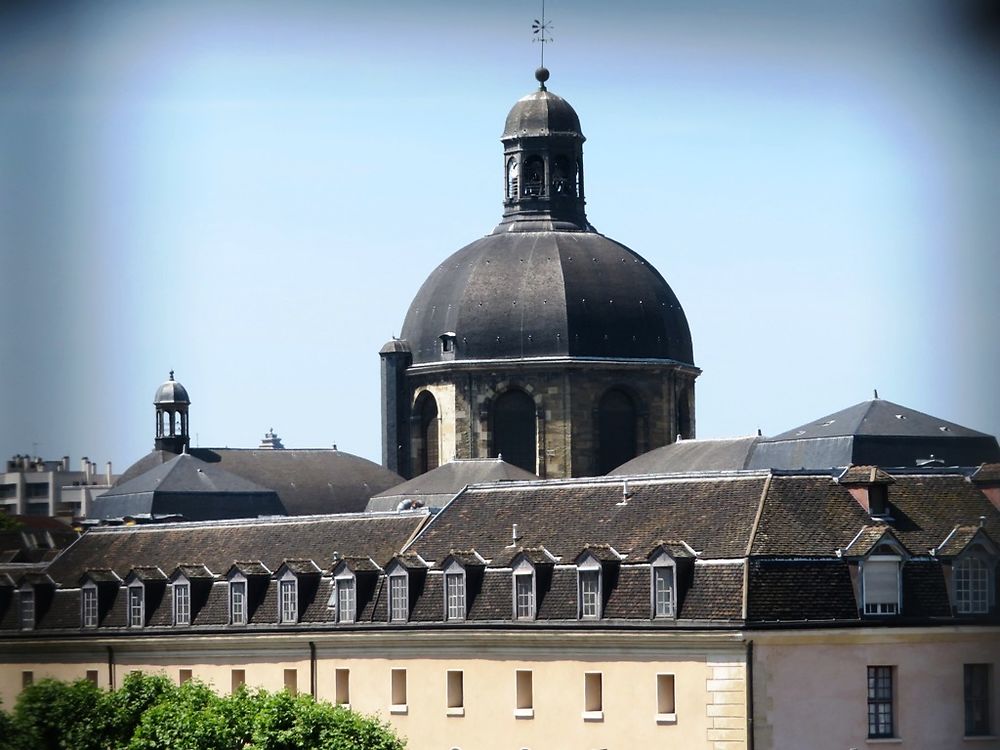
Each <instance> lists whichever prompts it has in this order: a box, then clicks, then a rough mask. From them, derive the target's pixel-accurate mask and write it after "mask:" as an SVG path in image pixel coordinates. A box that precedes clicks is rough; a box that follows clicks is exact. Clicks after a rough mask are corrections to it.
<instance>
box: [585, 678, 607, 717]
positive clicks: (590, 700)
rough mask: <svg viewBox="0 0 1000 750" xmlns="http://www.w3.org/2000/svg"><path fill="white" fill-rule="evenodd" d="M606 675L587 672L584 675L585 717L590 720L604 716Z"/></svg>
mask: <svg viewBox="0 0 1000 750" xmlns="http://www.w3.org/2000/svg"><path fill="white" fill-rule="evenodd" d="M603 683H604V675H602V674H601V673H600V672H587V673H586V674H584V676H583V718H584V719H586V720H589V721H596V720H601V719H603V718H604V684H603Z"/></svg>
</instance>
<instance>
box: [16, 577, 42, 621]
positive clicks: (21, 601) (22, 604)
mask: <svg viewBox="0 0 1000 750" xmlns="http://www.w3.org/2000/svg"><path fill="white" fill-rule="evenodd" d="M36 604H37V601H36V597H35V589H34V588H32V587H31V586H25V587H24V588H22V589H21V590H20V591H19V592H18V603H17V606H18V618H19V619H20V624H21V629H22V630H32V629H33V628H34V627H35V617H36V615H37V611H36Z"/></svg>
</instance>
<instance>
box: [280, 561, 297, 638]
mask: <svg viewBox="0 0 1000 750" xmlns="http://www.w3.org/2000/svg"><path fill="white" fill-rule="evenodd" d="M298 621H299V579H298V578H297V577H296V575H295V574H294V573H293V572H292V571H290V570H286V571H285V574H284V575H283V576H282V577H281V578H280V579H278V622H279V623H281V624H282V625H294V624H295V623H297V622H298Z"/></svg>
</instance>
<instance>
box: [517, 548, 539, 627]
mask: <svg viewBox="0 0 1000 750" xmlns="http://www.w3.org/2000/svg"><path fill="white" fill-rule="evenodd" d="M511 582H512V584H513V585H512V586H511V595H512V598H513V606H514V619H515V620H534V619H535V617H536V615H537V614H538V610H537V606H536V603H537V601H538V598H537V587H536V578H535V566H534V565H532V564H531V563H530V562H528V561H527V560H521V562H520V563H518V564H517V566H515V568H514V570H513V572H512V575H511ZM525 583H526V584H527V586H526V587H525ZM522 587H525V590H522Z"/></svg>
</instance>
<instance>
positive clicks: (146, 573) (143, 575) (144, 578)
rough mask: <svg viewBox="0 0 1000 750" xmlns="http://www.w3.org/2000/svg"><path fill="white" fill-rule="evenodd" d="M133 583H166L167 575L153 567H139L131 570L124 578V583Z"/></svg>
mask: <svg viewBox="0 0 1000 750" xmlns="http://www.w3.org/2000/svg"><path fill="white" fill-rule="evenodd" d="M133 581H140V582H141V583H151V582H154V581H162V582H166V581H167V574H166V573H164V572H163V571H162V570H160V569H159V568H158V567H156V566H155V565H152V566H139V567H135V568H132V570H131V571H129V574H128V575H127V576H125V583H132V582H133Z"/></svg>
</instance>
